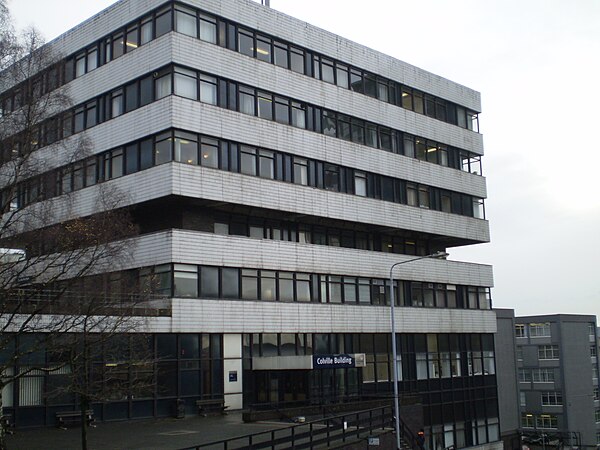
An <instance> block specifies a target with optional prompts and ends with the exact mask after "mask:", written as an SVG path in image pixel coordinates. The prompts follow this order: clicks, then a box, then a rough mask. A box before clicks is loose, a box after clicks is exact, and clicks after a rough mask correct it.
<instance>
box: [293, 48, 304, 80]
mask: <svg viewBox="0 0 600 450" xmlns="http://www.w3.org/2000/svg"><path fill="white" fill-rule="evenodd" d="M290 61H291V69H292V70H293V71H294V72H298V73H302V74H303V73H304V52H303V51H302V50H300V49H297V48H294V47H290Z"/></svg>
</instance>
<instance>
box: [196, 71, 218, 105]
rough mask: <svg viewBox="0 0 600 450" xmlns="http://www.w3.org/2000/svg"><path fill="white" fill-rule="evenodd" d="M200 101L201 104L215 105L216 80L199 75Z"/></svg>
mask: <svg viewBox="0 0 600 450" xmlns="http://www.w3.org/2000/svg"><path fill="white" fill-rule="evenodd" d="M200 101H201V102H203V103H210V104H211V105H216V104H217V79H216V78H215V77H210V76H207V75H200Z"/></svg>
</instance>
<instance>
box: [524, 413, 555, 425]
mask: <svg viewBox="0 0 600 450" xmlns="http://www.w3.org/2000/svg"><path fill="white" fill-rule="evenodd" d="M521 426H522V427H523V428H538V429H539V428H545V429H556V428H558V418H557V417H556V416H554V415H552V414H538V415H534V414H530V413H522V414H521Z"/></svg>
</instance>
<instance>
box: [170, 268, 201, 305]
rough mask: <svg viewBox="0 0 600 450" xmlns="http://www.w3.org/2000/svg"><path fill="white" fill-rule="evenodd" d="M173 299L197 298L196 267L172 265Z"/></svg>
mask: <svg viewBox="0 0 600 450" xmlns="http://www.w3.org/2000/svg"><path fill="white" fill-rule="evenodd" d="M173 273H174V277H173V281H174V285H175V297H186V298H189V297H191V298H195V297H198V267H197V266H194V265H191V264H175V265H174V272H173Z"/></svg>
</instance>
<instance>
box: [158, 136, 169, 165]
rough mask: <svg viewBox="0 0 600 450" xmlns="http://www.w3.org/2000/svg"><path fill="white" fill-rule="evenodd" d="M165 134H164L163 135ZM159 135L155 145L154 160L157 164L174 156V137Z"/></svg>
mask: <svg viewBox="0 0 600 450" xmlns="http://www.w3.org/2000/svg"><path fill="white" fill-rule="evenodd" d="M161 136H164V135H161ZM161 136H159V137H157V141H156V145H155V146H154V160H155V163H156V165H158V164H162V163H165V162H169V161H171V160H172V159H173V158H172V142H173V140H172V138H171V137H170V136H169V137H168V138H166V139H165V138H164V137H163V138H162V139H161Z"/></svg>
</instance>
